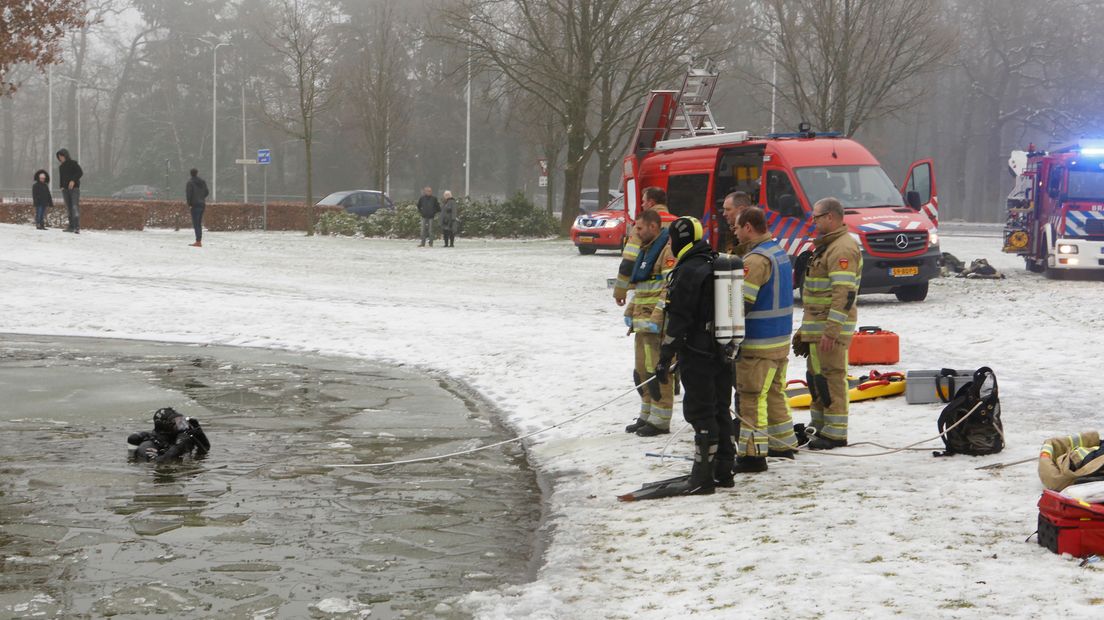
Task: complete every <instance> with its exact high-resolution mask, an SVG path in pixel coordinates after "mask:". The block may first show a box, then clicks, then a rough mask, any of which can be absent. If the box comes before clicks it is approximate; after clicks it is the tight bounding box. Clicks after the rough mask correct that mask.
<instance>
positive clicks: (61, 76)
mask: <svg viewBox="0 0 1104 620" xmlns="http://www.w3.org/2000/svg"><path fill="white" fill-rule="evenodd" d="M58 77H59V78H61V79H63V80H66V81H69V82H72V83H73V84H76V86H77V161H82V159H81V98H80V89H81V88H84V84H82V83H81V82H80V80H75V79H73V78H71V77H69V76H67V75H59V76H58Z"/></svg>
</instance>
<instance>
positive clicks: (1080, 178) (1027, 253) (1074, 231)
mask: <svg viewBox="0 0 1104 620" xmlns="http://www.w3.org/2000/svg"><path fill="white" fill-rule="evenodd" d="M1008 167H1009V169H1010V170H1011V171H1012V173H1013V174H1014V175H1015V176H1016V186H1015V187H1014V188H1013V190H1012V193H1010V194H1009V195H1008V203H1007V204H1008V219H1007V220H1006V221H1005V226H1004V251H1005V252H1009V253H1015V254H1019V255H1020V256H1023V258H1024V263H1025V264H1026V266H1027V269H1028V270H1030V271H1035V272H1045V273H1046V275H1047V277H1060V276H1062V275H1063V274H1066V273H1072V272H1075V271H1084V272H1090V271H1096V272H1098V273H1101V272H1104V140H1081V141H1079V142H1075V143H1073V144H1067V145H1065V146H1062V147H1060V148H1057V149H1054V150H1052V151H1050V152H1047V151H1043V150H1036V149H1035V147H1034V145H1031V146H1029V147H1028V150H1026V151H1013V152H1012V156H1011V157H1010V158H1009V161H1008Z"/></svg>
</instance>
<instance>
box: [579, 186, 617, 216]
mask: <svg viewBox="0 0 1104 620" xmlns="http://www.w3.org/2000/svg"><path fill="white" fill-rule="evenodd" d="M620 195H621V192H619V191H617V190H613V189H611V190H610V191H609V195H608V196H607V197H606V198H605V199H604V200H603V199H600V198H599V196H598V190H596V189H584V190H583V191H581V192H579V210H580V211H582V212H583V213H594V212H595V211H597V210H598V209H601V208H602V207H604V206H606V205H607V204H609V202H610V201H611V200H613V199H614V198H617V197H619V196H620Z"/></svg>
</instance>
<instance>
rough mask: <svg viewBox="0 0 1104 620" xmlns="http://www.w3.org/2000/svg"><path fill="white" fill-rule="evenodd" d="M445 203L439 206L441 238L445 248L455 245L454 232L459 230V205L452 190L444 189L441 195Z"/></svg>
mask: <svg viewBox="0 0 1104 620" xmlns="http://www.w3.org/2000/svg"><path fill="white" fill-rule="evenodd" d="M441 197H442V198H444V199H445V204H444V205H442V206H441V238H442V239H443V240H444V242H445V247H446V248H454V247H456V233H458V232H460V207H459V206H457V204H456V199H455V198H453V197H452V192H449V191H446V192H445V193H444V194H442V195H441Z"/></svg>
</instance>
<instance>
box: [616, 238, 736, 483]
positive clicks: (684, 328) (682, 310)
mask: <svg viewBox="0 0 1104 620" xmlns="http://www.w3.org/2000/svg"><path fill="white" fill-rule="evenodd" d="M668 230H669V231H670V236H671V251H672V252H673V253H674V254H675V257H676V258H677V260H678V263H677V264H676V265H675V269H674V271H672V272H671V274H670V276H668V277H669V278H670V279H669V280H668V292H667V308H666V312H667V328H666V331H665V334H666V335H665V337H664V339H663V344H662V345H661V346H660V349H659V363H658V364H656V367H655V376H656V380H658V381H660V382H661V383H666V382H667V381H669V380H670V377H669V374H670V371H671V366H672V365H673V362H674V359H675V356H676V355H677V356H678V365H679V376H680V378H681V379H682V387H683V398H682V414H683V417H685V418H686V421H687V422H688V423H690V425H691V426H692V427H693V428H694V466H693V468H692V469H691V470H690V475H689V476H682V477H679V478H672V479H670V480H662V481H659V482H653V483H650V484H647V485H645V486H644V488H641V489H639V490H637V491H634V492H632V493H628V494H626V495H621V496H619V497H618V499H620V500H621V501H635V500H639V499H658V498H661V497H675V496H680V495H711V494H713V493H714V490H715V488H716V487H717V486H720V487H726V488H730V487H733V486H735V481H734V480H733V476H732V465H733V462H734V461H735V459H736V444H735V441H734V439H733V436H732V435H733V432H734V431H733V428H734V427H733V424H732V416H731V414H729V407H730V406H731V402H732V353H733V352H734V351H728V350H726V349H725V348H724V347H723V346H722V345H720V344H719V343H718V341H717V339H716V338H715V337H714V303H713V297H714V282H713V281H714V262H716V261H717V260H718V256H717V254H716V253H715V252H714V251H713V249H712V247H710V245H709V242H707V241H704V240H703V231H702V224H701V222H699V221H698V220H697V219H696V218H693V217H680V218H679V219H677V220H675V221H674V222H673V223H672V224H671V226H670V228H668ZM725 260H726V261H727V260H728V258H727V257H726V258H725ZM733 267H738V268H740V269H741V270H742V265H740V263H739V261H738V259H737V260H736V262H735V263H733V264H731V265H730V264H726V266H725V268H726V269H730V268H733Z"/></svg>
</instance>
